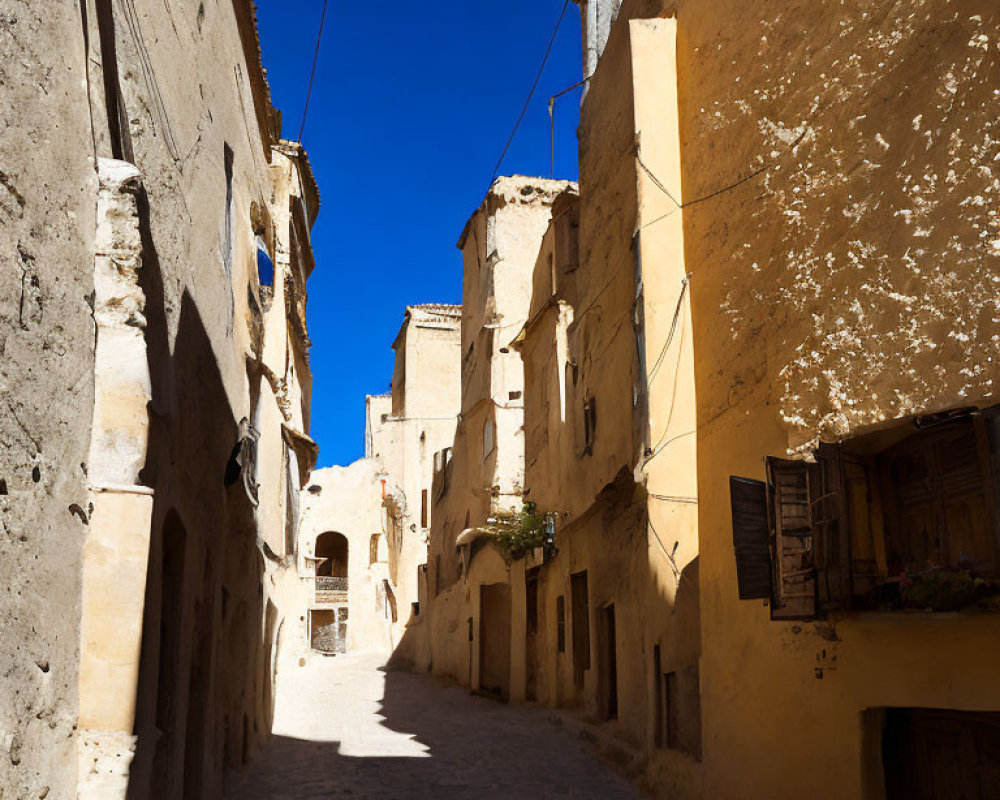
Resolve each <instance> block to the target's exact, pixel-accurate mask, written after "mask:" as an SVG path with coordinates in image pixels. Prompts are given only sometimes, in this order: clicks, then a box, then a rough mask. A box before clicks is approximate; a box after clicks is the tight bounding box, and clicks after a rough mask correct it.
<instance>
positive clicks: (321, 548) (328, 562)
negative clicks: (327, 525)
mask: <svg viewBox="0 0 1000 800" xmlns="http://www.w3.org/2000/svg"><path fill="white" fill-rule="evenodd" d="M347 551H348V545H347V537H346V536H344V535H343V534H342V533H334V532H333V531H328V532H327V533H321V534H320V535H319V537H318V538H317V539H316V558H322V559H324V560H323V561H321V562H320V563H319V565H318V566H317V567H316V576H317V577H320V576H322V577H327V578H346V577H347Z"/></svg>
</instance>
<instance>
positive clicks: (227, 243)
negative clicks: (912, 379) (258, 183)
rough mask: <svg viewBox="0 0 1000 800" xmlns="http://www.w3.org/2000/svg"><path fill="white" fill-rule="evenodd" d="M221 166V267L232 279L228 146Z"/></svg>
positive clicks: (231, 202)
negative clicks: (223, 199) (223, 195)
mask: <svg viewBox="0 0 1000 800" xmlns="http://www.w3.org/2000/svg"><path fill="white" fill-rule="evenodd" d="M222 164H223V169H224V171H225V177H226V207H225V209H224V211H223V217H222V266H223V268H224V269H225V270H226V275H227V276H229V277H230V278H232V277H233V222H234V219H233V151H232V149H231V148H230V147H229V145H228V144H226V145H223V148H222Z"/></svg>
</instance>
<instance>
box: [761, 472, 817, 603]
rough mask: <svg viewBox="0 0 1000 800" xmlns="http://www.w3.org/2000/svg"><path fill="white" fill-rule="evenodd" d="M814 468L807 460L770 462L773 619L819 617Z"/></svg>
mask: <svg viewBox="0 0 1000 800" xmlns="http://www.w3.org/2000/svg"><path fill="white" fill-rule="evenodd" d="M810 466H811V465H810V464H808V463H806V462H804V461H788V460H786V459H783V458H774V457H771V458H768V459H767V474H768V487H769V489H770V492H771V511H772V513H773V514H774V526H773V529H774V545H773V546H774V573H775V575H774V588H775V592H774V602H773V603H772V604H771V618H772V619H808V618H810V617H814V616H815V615H816V577H815V571H814V566H815V564H814V556H813V530H812V512H811V503H810V495H809V472H810Z"/></svg>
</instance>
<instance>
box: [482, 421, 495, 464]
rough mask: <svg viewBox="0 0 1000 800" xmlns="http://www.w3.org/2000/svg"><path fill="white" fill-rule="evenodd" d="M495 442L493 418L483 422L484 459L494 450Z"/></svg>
mask: <svg viewBox="0 0 1000 800" xmlns="http://www.w3.org/2000/svg"><path fill="white" fill-rule="evenodd" d="M494 446H495V443H494V441H493V420H492V419H487V420H486V421H485V422H484V423H483V460H484V461H485V460H486V457H487V456H488V455H489V454H490V453H492V452H493V448H494Z"/></svg>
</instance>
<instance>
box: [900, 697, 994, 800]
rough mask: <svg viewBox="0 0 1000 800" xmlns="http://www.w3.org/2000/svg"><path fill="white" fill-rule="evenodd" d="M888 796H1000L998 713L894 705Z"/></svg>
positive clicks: (919, 799) (926, 799)
mask: <svg viewBox="0 0 1000 800" xmlns="http://www.w3.org/2000/svg"><path fill="white" fill-rule="evenodd" d="M882 758H883V764H884V769H885V787H886V800H998V799H1000V713H998V712H973V711H949V710H944V709H929V708H890V709H888V710H887V711H886V712H885V729H884V733H883V737H882Z"/></svg>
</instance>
